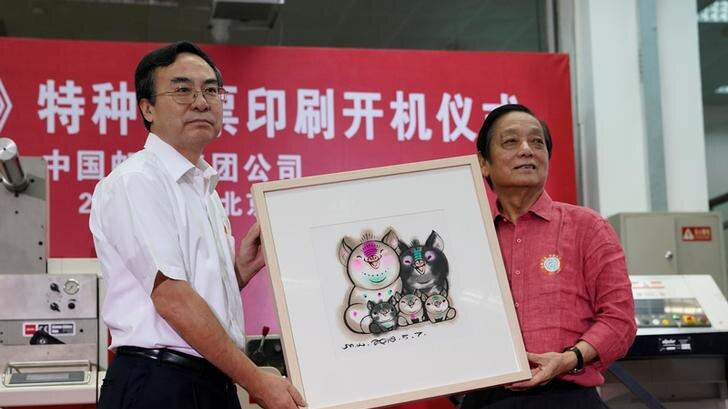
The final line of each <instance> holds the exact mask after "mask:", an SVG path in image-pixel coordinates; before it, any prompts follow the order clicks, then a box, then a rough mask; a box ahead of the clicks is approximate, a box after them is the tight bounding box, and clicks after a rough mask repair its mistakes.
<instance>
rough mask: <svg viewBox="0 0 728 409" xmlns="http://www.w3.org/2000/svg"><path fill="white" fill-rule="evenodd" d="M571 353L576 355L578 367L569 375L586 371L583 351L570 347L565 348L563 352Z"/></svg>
mask: <svg viewBox="0 0 728 409" xmlns="http://www.w3.org/2000/svg"><path fill="white" fill-rule="evenodd" d="M566 351H571V352H573V353H575V354H576V366H575V367H574V369H572V370H570V371H569V373H570V374H572V375H575V374H578V373H582V372H583V371H584V355H582V354H581V351H580V350H579V348H577V347H576V346H570V347H568V348H565V349H564V351H563V352H566Z"/></svg>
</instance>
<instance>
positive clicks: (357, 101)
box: [343, 92, 384, 141]
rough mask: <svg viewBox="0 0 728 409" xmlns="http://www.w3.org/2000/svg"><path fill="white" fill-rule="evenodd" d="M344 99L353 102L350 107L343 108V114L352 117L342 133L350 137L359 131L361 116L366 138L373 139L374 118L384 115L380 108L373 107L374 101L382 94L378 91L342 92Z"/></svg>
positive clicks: (380, 97)
mask: <svg viewBox="0 0 728 409" xmlns="http://www.w3.org/2000/svg"><path fill="white" fill-rule="evenodd" d="M344 99H346V100H349V101H352V103H353V107H352V108H344V111H343V114H344V116H348V117H352V118H354V119H353V120H352V121H351V126H349V129H347V130H346V131H344V135H346V137H347V138H349V139H351V138H352V137H353V136H354V135H355V134H356V133H357V132H358V131H359V126H360V125H361V119H362V117H363V118H364V127H365V134H366V139H367V140H368V141H371V140H374V118H381V117H382V116H384V112H383V111H382V110H381V109H374V102H375V101H380V100H381V99H382V94H381V93H379V92H344ZM362 104H363V106H362Z"/></svg>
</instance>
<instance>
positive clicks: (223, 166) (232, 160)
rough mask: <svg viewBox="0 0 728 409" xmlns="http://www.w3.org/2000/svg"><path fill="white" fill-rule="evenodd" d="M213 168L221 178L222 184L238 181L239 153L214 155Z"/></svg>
mask: <svg viewBox="0 0 728 409" xmlns="http://www.w3.org/2000/svg"><path fill="white" fill-rule="evenodd" d="M212 167H213V168H215V170H216V171H217V174H218V176H220V181H221V182H237V181H238V154H237V153H217V152H216V153H213V154H212Z"/></svg>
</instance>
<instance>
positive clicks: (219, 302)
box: [89, 133, 245, 356]
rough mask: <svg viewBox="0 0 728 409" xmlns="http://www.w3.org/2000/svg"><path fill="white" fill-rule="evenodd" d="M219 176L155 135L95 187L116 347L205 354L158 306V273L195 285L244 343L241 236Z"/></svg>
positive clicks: (94, 214) (96, 224)
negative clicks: (238, 266) (238, 270)
mask: <svg viewBox="0 0 728 409" xmlns="http://www.w3.org/2000/svg"><path fill="white" fill-rule="evenodd" d="M218 179H219V177H218V175H217V172H216V171H215V170H214V169H213V168H212V167H211V166H210V165H209V164H207V163H206V162H205V161H204V160H203V159H202V158H200V159H199V161H198V162H197V166H194V165H192V163H190V162H189V161H188V160H187V159H186V158H185V157H184V156H182V154H180V153H179V152H177V150H175V149H174V148H173V147H172V146H171V145H169V144H167V143H166V142H164V141H163V140H162V139H160V138H159V137H158V136H156V135H154V134H152V133H150V134H149V136H148V138H147V142H146V144H145V145H144V150H142V151H140V152H137V153H136V154H134V155H133V156H132V157H130V158H129V159H127V160H126V161H125V162H124V163H122V164H121V165H119V166H118V167H117V168H116V169H114V171H113V172H111V173H110V174H109V175H108V176H107V177H106V178H104V179H103V180H102V181H101V182H99V184H98V185H97V186H96V190H95V191H94V195H93V198H92V201H91V218H90V220H89V226H90V228H91V232H92V233H93V237H94V243H95V245H96V254H97V257H98V259H99V262H100V263H101V271H102V273H103V275H104V278H105V279H106V281H107V292H106V299H105V301H104V304H103V306H102V317H103V319H104V322H105V323H106V325H107V326H108V327H109V329H110V331H111V336H112V343H111V346H110V349H111V350H116V347H118V346H122V345H131V346H138V347H143V348H164V347H166V348H171V349H175V350H178V351H181V352H185V353H189V354H193V355H197V356H200V354H199V353H198V352H197V351H195V350H194V349H193V348H192V347H190V346H189V344H187V342H185V340H183V339H182V337H180V336H179V335H178V334H177V332H175V331H174V329H172V327H171V326H170V325H169V324H168V323H167V322H166V321H165V320H164V319H163V318H162V317H161V316H160V315H159V314H158V313H157V311H156V309H155V308H154V304H153V303H152V299H151V293H152V289H153V286H154V279H155V277H156V273H157V271H161V272H162V273H163V274H164V275H166V276H167V277H169V278H172V279H176V280H185V281H187V282H189V283H190V285H191V286H192V288H193V289H195V291H197V293H198V294H200V296H202V298H204V299H205V301H207V303H208V305H209V306H210V309H211V310H212V311H213V313H214V314H215V316H216V317H217V319H218V320H219V321H220V324H222V326H223V328H225V330H226V331H227V333H228V335H229V336H230V337H231V338H232V339H233V341H234V342H235V343H236V344H237V345H238V347H240V348H241V349H242V348H243V347H244V344H245V338H244V335H243V328H244V325H243V306H242V301H241V299H240V291H239V289H238V286H237V280H236V277H235V269H234V265H233V262H234V261H233V259H234V254H235V247H234V246H235V239H234V238H233V236H232V234H231V230H230V221H229V220H228V218H227V215H226V213H225V210H224V208H223V206H222V203H221V202H220V197H219V196H218V195H217V192H215V186H216V185H217V181H218Z"/></svg>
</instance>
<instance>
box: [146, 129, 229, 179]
mask: <svg viewBox="0 0 728 409" xmlns="http://www.w3.org/2000/svg"><path fill="white" fill-rule="evenodd" d="M144 149H148V150H150V151H151V152H152V153H154V154H155V155H156V156H157V157H158V158H159V159H160V161H161V162H162V163H163V164H164V167H165V168H167V171H168V172H169V173H170V175H172V178H174V180H175V181H176V182H179V180H180V178H181V177H182V176H184V175H185V174H186V173H187V172H189V171H190V170H192V169H194V168H195V166H194V165H192V163H190V161H188V160H187V158H185V157H184V156H183V155H182V154H181V153H179V152H178V151H177V149H175V148H174V147H172V145H170V144H168V143H167V142H165V141H163V140H162V139H161V138H160V137H159V136H157V135H155V134H153V133H151V132H150V133H149V136H147V141H146V142H145V143H144ZM196 167H197V168H198V169H200V171H201V172H202V177H203V178H205V179H209V180H210V184H209V191H210V192H212V191H213V190H215V186H217V182H218V180H219V179H220V177H219V175H218V174H217V171H216V170H215V168H213V167H212V166H210V164H208V163H207V162H206V161H205V160H204V159H202V157H200V158H199V159H198V160H197V166H196Z"/></svg>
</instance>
